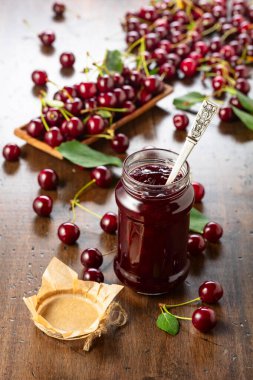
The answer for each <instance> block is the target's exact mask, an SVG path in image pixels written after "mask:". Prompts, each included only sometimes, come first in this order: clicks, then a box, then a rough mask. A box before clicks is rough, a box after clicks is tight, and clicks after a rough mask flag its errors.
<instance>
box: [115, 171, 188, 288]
mask: <svg viewBox="0 0 253 380" xmlns="http://www.w3.org/2000/svg"><path fill="white" fill-rule="evenodd" d="M170 171H171V169H170V168H168V167H166V166H165V165H162V164H161V165H159V164H158V165H156V164H146V165H141V166H139V167H136V168H135V169H133V170H132V171H130V173H129V175H130V177H131V178H133V179H134V180H135V181H138V182H139V183H140V189H141V190H140V191H137V192H132V191H131V190H132V189H131V186H130V187H129V185H127V184H126V183H125V182H124V180H121V181H120V182H119V183H118V185H117V187H116V190H115V196H116V202H117V205H118V211H119V220H118V221H119V231H118V252H117V255H116V257H115V260H114V270H115V273H116V275H117V276H118V278H119V279H120V280H121V281H122V282H123V283H124V284H125V285H127V286H128V287H130V288H132V289H133V290H135V291H137V292H140V293H144V294H161V293H166V292H168V291H169V290H170V289H171V288H173V287H174V286H176V285H177V284H179V283H181V282H182V281H183V280H184V279H185V278H186V276H187V274H188V270H189V262H188V259H187V254H186V249H187V239H188V232H189V213H190V209H191V207H192V204H193V200H194V192H193V188H192V186H191V185H189V184H186V186H184V187H183V188H181V189H180V190H179V191H176V192H173V189H172V191H171V193H170V192H169V193H168V191H167V190H168V189H164V190H163V186H161V185H164V184H165V183H166V180H167V178H168V176H169V173H170ZM181 178H182V175H180V176H179V177H177V179H176V181H175V183H176V182H177V181H178V180H179V179H181ZM143 184H147V185H158V187H159V186H161V187H160V188H159V190H158V192H157V194H155V195H154V196H152V197H149V196H146V195H145V194H148V192H145V191H143V188H145V186H143ZM137 187H138V184H137ZM164 188H166V186H164Z"/></svg>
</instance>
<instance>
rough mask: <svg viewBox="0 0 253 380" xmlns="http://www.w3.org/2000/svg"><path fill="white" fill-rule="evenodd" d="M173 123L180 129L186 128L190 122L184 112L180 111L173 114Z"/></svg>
mask: <svg viewBox="0 0 253 380" xmlns="http://www.w3.org/2000/svg"><path fill="white" fill-rule="evenodd" d="M173 123H174V125H175V127H176V128H177V129H179V130H185V129H186V127H187V126H188V124H189V118H188V116H187V115H186V114H184V113H179V114H176V115H174V116H173Z"/></svg>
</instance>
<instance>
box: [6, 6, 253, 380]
mask: <svg viewBox="0 0 253 380" xmlns="http://www.w3.org/2000/svg"><path fill="white" fill-rule="evenodd" d="M51 3H52V2H51V1H48V0H47V1H42V0H37V1H29V0H23V1H15V2H14V1H8V0H2V1H1V6H0V8H1V11H0V17H1V19H0V28H1V37H0V41H1V59H0V75H1V81H0V83H1V122H0V128H1V149H2V146H3V145H4V144H6V143H7V142H18V143H19V144H20V145H22V142H21V141H20V140H18V139H17V138H16V137H14V136H13V129H14V128H15V127H17V126H19V125H21V124H23V123H25V122H26V121H28V120H29V119H30V118H31V117H33V116H35V115H37V114H38V110H39V102H38V100H37V99H36V96H35V91H34V90H33V88H32V82H31V80H30V75H31V72H32V71H33V70H34V69H39V68H42V69H46V71H47V72H48V73H49V76H50V78H51V79H52V80H54V81H55V82H57V83H59V85H63V84H65V83H73V82H75V81H78V80H79V79H80V77H82V75H81V74H80V73H79V72H80V71H81V69H82V68H83V67H84V65H85V51H87V50H88V51H90V52H91V54H92V56H94V57H101V56H102V55H103V52H104V50H105V48H124V46H125V45H124V35H123V32H122V30H121V27H120V21H121V20H122V18H123V16H124V13H125V12H126V11H127V10H130V9H134V8H137V7H138V6H139V5H140V4H143V3H144V2H142V1H137V0H136V1H134V0H127V1H126V0H124V1H123V0H122V1H116V0H107V1H102V0H97V1H88V0H85V1H84V0H75V1H70V0H69V1H66V4H67V6H68V8H69V10H68V12H67V13H66V18H65V20H64V21H62V22H59V21H58V22H57V21H55V20H53V18H52V11H51ZM46 28H52V29H53V30H55V32H56V35H57V40H56V42H55V45H54V46H55V48H54V49H52V51H51V50H49V51H48V50H44V49H42V48H41V47H40V43H39V41H38V39H37V37H36V33H38V32H40V31H42V30H44V29H46ZM64 50H70V51H73V52H74V53H75V54H76V56H77V62H76V65H75V71H74V72H70V73H66V72H61V70H60V66H59V61H58V59H59V58H58V57H59V54H60V53H61V52H63V51H64ZM49 87H52V86H49ZM199 87H200V84H199V81H198V80H196V81H193V82H192V81H189V82H187V83H184V84H182V83H179V82H177V83H175V95H176V94H177V95H178V94H182V93H185V92H187V91H188V90H189V89H194V90H197V89H198V88H199ZM53 90H54V89H53V88H52V91H53ZM172 98H173V96H170V97H169V98H167V99H165V100H163V101H162V102H161V107H162V108H158V107H156V108H154V109H153V110H152V111H149V112H147V113H146V114H145V115H143V116H141V117H140V118H139V119H138V120H136V121H134V122H132V123H131V124H129V125H127V126H125V127H123V128H122V131H124V132H125V133H127V134H128V136H129V137H130V139H131V145H130V148H129V151H128V153H131V152H134V151H135V150H137V149H140V148H142V147H143V146H146V145H154V146H157V147H164V148H170V149H172V150H175V151H179V150H180V148H181V146H182V142H183V140H184V138H185V134H184V133H177V132H175V129H174V127H173V125H172V114H173V113H174V112H175V110H174V109H173V107H172ZM252 140H253V132H250V131H249V130H247V129H246V128H245V127H243V126H242V125H241V124H239V123H235V124H226V125H225V124H220V125H219V123H218V121H217V122H214V123H213V126H211V127H210V128H209V130H208V131H207V133H206V135H205V136H204V137H203V140H202V142H201V143H200V144H199V146H198V147H197V148H196V151H195V152H194V153H193V154H192V156H191V158H190V164H191V169H192V177H193V179H194V180H197V181H200V182H201V183H203V184H204V185H205V188H206V196H205V198H204V201H203V204H202V205H201V209H202V210H203V211H204V212H205V213H206V215H208V216H209V217H210V219H213V220H216V221H218V222H220V223H221V224H222V225H223V227H224V237H223V238H222V241H221V243H220V244H218V245H211V244H210V245H208V248H207V250H206V252H205V254H204V255H203V257H201V258H198V259H195V260H192V265H191V271H190V275H189V277H188V278H187V281H186V282H185V284H184V286H182V287H180V288H178V289H177V290H175V291H174V292H173V293H172V294H170V295H167V296H165V297H145V296H141V295H138V294H135V293H133V292H132V291H130V290H128V289H124V290H123V291H122V293H121V294H120V296H119V298H118V299H119V301H120V302H121V304H122V305H123V307H124V308H125V309H126V311H127V313H128V316H129V322H128V323H127V325H126V326H125V327H123V328H121V329H118V330H116V331H115V332H114V333H111V334H109V335H107V336H105V337H103V338H101V339H99V340H97V341H96V344H95V346H94V348H93V349H92V351H91V352H89V353H85V352H83V351H82V346H81V344H80V342H78V343H64V342H62V341H57V340H54V339H52V338H49V337H47V336H46V335H44V334H43V333H42V332H41V331H39V330H38V329H36V328H35V326H34V325H33V323H32V322H31V321H30V319H29V313H28V310H27V309H26V307H25V305H24V303H23V301H22V297H23V296H29V295H32V294H35V293H36V291H37V289H38V288H39V286H40V283H41V275H42V273H43V271H44V269H45V268H46V266H47V264H48V263H49V261H50V260H51V258H52V257H53V256H56V257H58V258H59V259H60V260H62V261H63V262H65V263H66V264H68V265H70V266H71V267H72V268H74V269H75V270H76V271H77V272H78V273H79V275H80V276H81V273H82V267H81V264H80V261H79V255H80V251H81V250H83V249H85V248H87V247H92V246H94V247H98V248H100V249H101V250H102V251H103V252H108V251H112V250H114V249H115V247H116V240H117V238H116V237H114V236H113V237H112V236H108V235H106V234H104V233H102V232H101V230H100V228H99V226H98V222H97V220H96V219H94V218H93V217H92V216H90V215H88V214H85V213H83V212H82V211H81V210H80V212H79V211H78V216H77V223H78V224H79V225H80V227H81V237H80V239H79V242H78V245H76V246H74V247H66V246H64V245H63V244H60V243H59V240H58V238H57V237H56V231H57V227H58V225H59V224H60V223H62V222H64V221H67V220H68V219H69V218H70V212H69V204H68V201H69V200H70V199H71V197H72V196H73V194H74V192H75V191H76V190H78V189H79V188H80V187H81V185H82V184H83V183H85V181H87V180H88V178H89V172H88V171H81V170H79V169H77V168H74V167H73V166H72V165H71V164H70V163H68V162H61V161H59V160H57V159H54V158H52V157H50V156H48V155H47V154H44V153H41V152H39V151H37V150H36V149H34V148H32V147H30V146H27V145H23V146H22V152H23V158H22V159H21V160H20V161H19V162H17V163H8V162H4V161H3V159H2V158H1V160H2V161H1V167H0V170H1V176H0V189H1V193H0V258H1V267H0V271H1V277H0V281H1V288H0V289H1V308H0V320H1V324H0V331H1V354H0V355H1V361H0V362H1V366H0V379H3V380H10V379H14V380H30V379H34V378H35V379H40V380H43V379H45V380H50V379H53V380H58V379H59V380H67V379H71V380H72V379H73V380H74V379H75V380H76V379H87V380H95V379H96V380H97V379H104V380H114V379H115V380H116V379H117V380H118V379H120V380H125V379H131V380H132V379H133V380H139V379H141V380H151V379H174V380H175V379H197V380H200V379H206V378H208V379H219V380H221V379H229V380H231V379H236V380H237V379H240V380H242V379H251V378H252V368H253V355H252V351H253V346H252V323H253V306H252V305H253V297H252V294H253V292H252V284H253V260H252V246H253V223H252V222H253V218H252V196H253V191H252V185H253V178H252V164H253V157H252V151H253V142H252ZM96 147H97V148H99V149H100V148H101V149H103V151H105V152H108V153H109V152H111V151H110V149H109V148H108V147H107V146H106V143H102V142H101V143H99V144H97V145H96ZM46 167H51V168H54V169H55V170H56V171H57V173H58V174H59V176H60V178H61V186H60V188H59V190H58V191H57V192H54V193H52V194H53V195H52V196H53V198H54V200H55V203H54V211H53V214H52V218H50V219H47V218H44V219H43V218H39V217H36V216H35V214H34V212H33V211H32V202H33V199H34V198H35V197H36V196H37V195H38V194H40V193H41V191H40V190H39V187H38V184H37V179H36V176H37V174H38V172H39V171H40V170H41V169H43V168H46ZM115 173H116V174H117V175H119V174H120V171H119V170H115ZM83 201H84V202H85V204H86V205H87V207H90V208H91V209H92V210H94V211H97V212H99V213H102V212H106V211H108V210H111V211H116V205H115V201H114V192H113V189H110V190H104V189H101V188H95V187H93V188H92V189H90V190H89V191H87V193H86V195H85V197H84V198H83ZM112 260H113V254H111V255H109V256H107V258H106V260H105V263H104V265H103V272H104V274H105V279H106V281H107V282H109V283H110V282H115V281H117V280H116V278H115V275H114V273H113V270H112V265H111V263H112ZM207 279H213V280H218V281H220V282H221V283H222V285H223V287H224V291H225V294H224V297H223V299H222V300H221V302H220V304H219V305H217V306H215V307H214V308H215V310H216V312H217V315H218V318H219V323H218V325H217V327H216V328H215V329H214V330H213V332H211V333H209V334H205V335H204V334H201V333H199V332H198V331H197V330H195V329H194V328H193V326H191V323H187V322H185V323H182V327H181V331H180V333H179V334H178V335H177V336H176V337H172V336H170V335H168V334H166V333H164V332H162V331H160V330H158V329H157V328H156V325H155V321H156V318H157V316H158V314H159V310H158V307H157V304H158V302H160V301H166V302H168V303H169V302H173V303H175V302H180V301H183V300H186V299H190V298H194V297H196V296H197V290H198V287H199V285H200V284H201V283H202V282H203V281H205V280H207ZM180 311H182V313H183V314H185V315H191V313H192V311H193V307H187V308H185V309H183V310H180Z"/></svg>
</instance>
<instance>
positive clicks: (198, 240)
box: [187, 234, 206, 255]
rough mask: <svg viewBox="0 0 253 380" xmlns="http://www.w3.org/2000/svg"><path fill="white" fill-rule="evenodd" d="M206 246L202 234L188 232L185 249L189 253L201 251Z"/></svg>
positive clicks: (195, 253) (194, 253) (193, 253)
mask: <svg viewBox="0 0 253 380" xmlns="http://www.w3.org/2000/svg"><path fill="white" fill-rule="evenodd" d="M205 248H206V242H205V239H204V238H203V236H201V235H198V234H190V235H189V238H188V243H187V250H188V252H189V253H190V255H197V254H199V253H202V252H203V251H204V250H205Z"/></svg>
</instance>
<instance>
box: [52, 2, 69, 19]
mask: <svg viewBox="0 0 253 380" xmlns="http://www.w3.org/2000/svg"><path fill="white" fill-rule="evenodd" d="M65 9H66V7H65V4H63V3H61V2H59V1H57V2H55V3H54V4H53V11H54V13H55V15H56V16H58V17H61V16H63V13H64V12H65Z"/></svg>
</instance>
